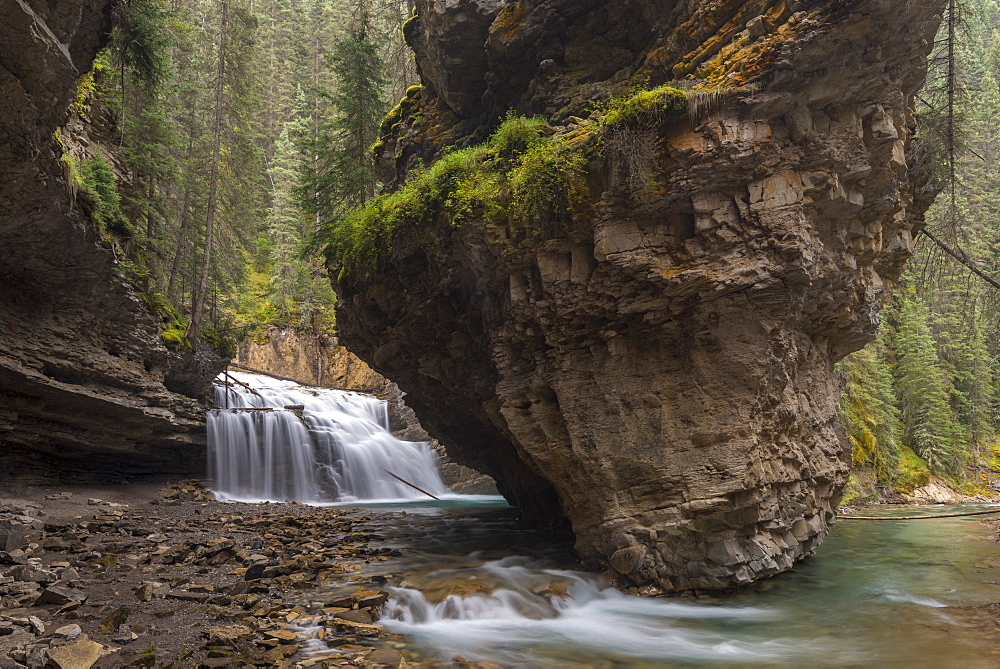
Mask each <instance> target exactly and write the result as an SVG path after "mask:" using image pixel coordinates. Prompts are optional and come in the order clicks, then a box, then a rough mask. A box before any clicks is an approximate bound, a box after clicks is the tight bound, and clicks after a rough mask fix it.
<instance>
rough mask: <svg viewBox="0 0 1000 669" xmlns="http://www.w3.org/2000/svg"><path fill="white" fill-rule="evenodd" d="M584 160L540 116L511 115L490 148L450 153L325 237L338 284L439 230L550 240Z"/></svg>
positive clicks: (566, 216) (562, 221)
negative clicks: (495, 228) (518, 232)
mask: <svg viewBox="0 0 1000 669" xmlns="http://www.w3.org/2000/svg"><path fill="white" fill-rule="evenodd" d="M584 162H585V159H584V156H583V154H582V152H581V151H580V150H579V149H575V148H573V147H571V146H570V145H569V144H568V143H566V142H565V141H563V140H561V139H560V138H558V137H552V136H550V135H549V128H548V126H547V125H546V123H545V121H544V120H543V119H540V118H524V117H515V116H510V117H508V119H507V120H506V121H505V122H504V123H503V124H502V125H501V126H500V127H499V128H498V129H497V131H496V132H495V133H493V135H492V136H491V137H490V139H489V140H487V141H486V142H484V143H482V144H479V145H477V146H473V147H470V148H466V149H461V150H457V151H452V152H450V153H446V154H445V155H444V156H442V157H441V159H440V160H438V161H437V162H436V163H434V164H433V165H432V166H431V167H430V168H429V169H427V170H425V171H423V172H420V173H417V174H415V175H413V176H412V177H411V178H410V180H409V181H408V182H407V183H406V184H405V185H404V186H403V187H402V188H400V189H399V190H397V191H396V192H394V193H391V194H386V195H380V196H378V197H375V198H372V199H371V200H369V201H368V202H367V203H366V204H365V206H364V207H362V208H361V209H358V210H356V211H354V212H351V213H349V214H347V215H346V216H343V217H342V218H340V219H339V220H338V221H336V222H335V223H334V224H333V225H332V226H331V227H330V229H329V230H327V232H326V241H327V247H326V255H327V260H328V263H329V265H330V266H331V267H339V268H340V274H339V280H340V281H341V282H350V281H357V280H364V279H366V278H368V277H369V276H371V274H372V273H373V272H374V271H375V269H376V268H377V266H378V263H379V260H380V259H381V258H383V257H385V256H386V255H388V254H389V253H391V252H392V251H393V249H394V248H398V246H399V245H400V243H404V244H405V243H411V242H412V241H414V240H415V239H416V238H417V237H418V236H419V235H420V234H421V232H422V231H424V230H427V229H429V228H431V227H432V226H434V225H436V224H443V223H447V224H450V225H453V226H458V225H462V224H464V223H467V222H469V221H473V220H482V221H487V222H494V223H497V222H504V221H506V222H509V223H510V224H512V225H516V226H518V227H528V228H530V229H531V230H532V231H533V232H534V233H535V234H539V235H545V236H551V235H554V234H558V233H559V231H560V230H563V229H565V227H566V225H567V224H568V222H569V220H570V212H571V206H572V202H573V199H574V197H575V196H576V194H577V193H578V192H579V191H580V189H582V188H583V185H582V179H581V178H580V177H581V176H582V174H583V168H584Z"/></svg>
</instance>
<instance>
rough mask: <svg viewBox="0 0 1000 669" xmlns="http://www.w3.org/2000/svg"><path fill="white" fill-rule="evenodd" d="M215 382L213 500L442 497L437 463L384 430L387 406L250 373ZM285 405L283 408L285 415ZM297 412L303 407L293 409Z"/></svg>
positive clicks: (418, 445)
mask: <svg viewBox="0 0 1000 669" xmlns="http://www.w3.org/2000/svg"><path fill="white" fill-rule="evenodd" d="M228 377H229V378H230V379H231V380H233V383H231V384H229V385H226V384H225V382H224V380H223V376H221V375H220V377H219V381H220V382H221V384H217V385H216V387H215V400H216V404H217V405H218V406H220V407H228V408H222V409H213V410H211V411H209V412H208V462H209V476H211V477H212V478H213V479H214V487H213V492H215V493H216V495H217V496H218V497H219V498H220V499H224V500H233V501H245V502H250V501H254V502H258V501H273V502H280V501H294V502H302V503H305V504H331V503H337V502H354V501H389V500H415V499H421V500H427V499H429V498H428V497H427V496H426V495H424V494H423V493H421V492H419V491H417V490H414V489H413V488H411V487H410V486H408V485H406V484H404V483H402V482H400V481H398V480H397V479H395V478H394V477H393V476H392V475H391V474H390V472H391V473H392V474H395V475H396V476H399V477H400V478H403V479H405V480H406V481H409V482H410V483H412V484H413V485H415V486H418V487H420V488H422V489H423V490H426V491H427V492H429V493H431V494H433V495H435V496H437V497H441V496H442V495H448V494H449V491H448V489H447V488H445V486H444V484H443V483H442V482H441V475H440V474H439V473H438V468H437V456H436V454H435V453H434V451H433V449H431V448H430V447H429V446H428V445H427V444H425V443H422V442H412V441H401V440H399V439H397V438H396V437H394V436H393V435H392V434H391V433H390V432H389V414H388V409H387V406H386V403H385V402H384V401H382V400H379V399H376V398H374V397H371V396H369V395H363V394H361V393H354V392H347V391H343V390H331V389H326V388H312V387H305V386H299V385H297V384H295V383H292V382H289V381H279V380H277V379H272V378H269V377H266V376H259V375H256V374H243V373H237V372H229V373H228ZM287 407H291V408H287ZM298 407H302V408H301V409H298Z"/></svg>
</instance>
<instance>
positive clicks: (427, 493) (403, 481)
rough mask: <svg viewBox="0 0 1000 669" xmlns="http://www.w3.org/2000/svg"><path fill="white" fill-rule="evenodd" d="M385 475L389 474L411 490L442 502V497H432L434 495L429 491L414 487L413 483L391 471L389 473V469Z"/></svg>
mask: <svg viewBox="0 0 1000 669" xmlns="http://www.w3.org/2000/svg"><path fill="white" fill-rule="evenodd" d="M385 473H386V474H388V475H389V476H391V477H392V478H394V479H396V480H397V481H399V482H400V483H405V484H406V485H408V486H410V487H411V488H413V489H414V490H419V491H420V492H422V493H424V494H425V495H427V496H428V497H433V498H434V499H436V500H437V501H439V502H440V501H441V498H440V497H438V496H436V495H432V494H430V493H429V492H427V491H426V490H424V489H423V488H418V487H417V486H415V485H413V484H412V483H410V482H409V481H407V480H406V479H404V478H403V477H401V476H396V475H395V474H393V473H392V472H390V471H389V470H388V469H386V470H385Z"/></svg>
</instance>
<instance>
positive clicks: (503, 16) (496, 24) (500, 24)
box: [490, 0, 528, 44]
mask: <svg viewBox="0 0 1000 669" xmlns="http://www.w3.org/2000/svg"><path fill="white" fill-rule="evenodd" d="M527 16H528V9H527V7H526V6H525V4H524V0H517V2H512V3H510V4H509V5H506V6H504V8H503V9H501V10H500V13H499V14H497V17H496V18H495V19H494V20H493V25H492V26H490V32H493V33H495V34H497V35H500V37H501V38H502V39H503V41H505V42H507V43H508V44H509V43H510V42H512V41H514V38H515V37H516V36H517V33H518V31H520V30H521V27H522V26H524V20H525V18H527Z"/></svg>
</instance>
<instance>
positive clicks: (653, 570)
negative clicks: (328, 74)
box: [338, 0, 941, 590]
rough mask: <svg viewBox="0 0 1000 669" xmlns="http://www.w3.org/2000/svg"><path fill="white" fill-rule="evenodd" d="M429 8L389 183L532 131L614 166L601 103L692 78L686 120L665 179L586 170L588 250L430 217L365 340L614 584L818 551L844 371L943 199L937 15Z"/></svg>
mask: <svg viewBox="0 0 1000 669" xmlns="http://www.w3.org/2000/svg"><path fill="white" fill-rule="evenodd" d="M417 5H418V16H419V18H418V19H416V20H415V21H414V23H413V24H411V25H410V26H409V28H408V31H407V32H408V36H409V39H410V41H411V43H412V44H413V45H414V48H415V50H416V52H417V59H418V65H419V68H420V72H421V74H422V75H423V83H424V89H423V91H422V92H421V94H420V96H419V104H418V108H417V109H416V111H414V112H413V113H411V114H410V115H409V117H408V118H405V119H402V121H401V122H400V123H399V124H398V126H394V127H393V128H392V129H391V130H390V131H389V132H388V133H387V135H386V137H384V144H381V145H380V148H379V161H380V170H381V172H382V174H383V176H384V177H385V179H386V180H387V182H388V183H390V184H400V183H403V182H404V181H405V179H406V177H407V175H408V174H410V173H411V172H412V170H413V169H414V168H417V167H419V166H420V165H421V164H428V163H429V162H430V161H431V160H432V159H433V158H434V157H435V156H438V155H440V154H441V152H442V150H443V149H444V147H446V146H464V145H468V144H470V143H475V142H478V141H481V140H482V139H484V138H485V137H486V136H488V135H489V133H490V132H492V130H493V129H494V128H495V127H496V126H497V124H498V123H499V121H500V117H501V116H502V114H503V112H504V111H505V110H507V109H508V108H510V109H514V110H515V111H516V112H518V113H521V114H534V113H542V114H544V115H546V117H547V119H548V121H549V124H550V125H551V126H552V132H553V133H554V135H555V137H557V138H563V139H564V140H565V141H569V142H574V141H576V140H577V139H579V138H583V139H582V140H581V145H585V146H590V147H593V146H595V145H597V144H599V142H600V139H601V134H600V133H601V130H600V126H599V124H598V121H597V118H598V116H594V117H592V118H590V119H588V116H590V115H591V113H592V111H593V110H594V105H593V103H592V102H591V100H592V98H598V97H601V96H605V95H608V94H613V95H623V94H625V92H626V91H627V90H628V89H629V88H630V87H632V86H646V87H648V86H651V85H657V84H660V83H664V82H667V81H670V80H674V79H679V78H685V77H687V78H688V80H687V81H686V82H682V84H681V85H682V86H683V87H685V88H686V89H687V93H686V96H687V98H688V102H689V113H688V114H687V116H686V117H684V118H677V117H672V118H670V119H668V120H664V121H663V122H661V123H659V124H658V125H657V127H656V128H655V133H656V134H655V137H654V140H655V141H654V143H653V148H652V150H650V151H648V152H647V153H646V154H644V155H645V156H646V165H647V166H648V168H649V169H648V178H646V177H643V179H634V178H632V179H630V178H629V175H630V170H632V171H633V172H632V173H633V174H634V170H635V167H636V162H635V161H634V160H632V163H631V164H630V163H629V162H628V161H627V160H625V158H623V157H622V155H620V154H619V153H616V152H614V151H608V150H605V151H603V152H602V151H590V153H588V154H587V155H588V161H589V162H588V163H587V165H586V169H585V172H586V174H585V181H586V184H587V189H588V193H587V196H586V201H585V202H581V203H577V204H576V205H575V206H574V209H573V211H574V214H573V220H572V222H571V224H570V225H569V226H568V228H567V230H568V232H567V233H566V234H565V235H564V236H553V235H552V234H551V231H545V230H544V229H543V228H542V227H541V226H539V228H538V230H535V229H533V228H532V224H528V225H525V224H515V223H514V222H513V221H511V220H506V221H505V220H497V219H496V218H494V219H490V220H483V221H473V222H464V223H462V224H461V225H460V226H454V225H450V221H449V217H448V215H447V211H448V210H447V208H446V207H445V209H444V211H445V214H444V215H443V216H442V217H441V218H440V219H439V220H434V221H431V220H428V221H423V222H422V225H425V226H426V230H428V231H433V234H430V232H427V233H421V235H420V237H419V240H417V241H412V242H410V243H398V244H393V245H392V248H393V251H392V252H391V253H385V254H383V257H382V258H381V259H380V264H379V267H378V272H377V273H376V275H375V276H376V278H370V279H361V280H357V281H344V282H342V284H341V285H340V286H339V291H338V292H339V294H340V297H341V303H340V305H339V307H338V326H339V332H340V337H341V341H342V342H343V343H344V344H345V345H346V346H347V347H348V348H349V349H350V350H351V351H352V352H354V353H356V354H357V355H359V356H360V357H361V358H362V359H364V360H366V361H367V362H368V363H370V364H371V365H372V366H373V367H374V368H375V369H376V370H377V371H379V372H380V373H382V374H384V375H385V376H386V377H387V378H389V379H392V380H393V381H395V382H396V383H398V385H399V387H400V388H401V389H402V390H403V391H404V392H406V393H407V397H408V402H409V403H410V404H411V406H413V408H414V409H415V410H416V412H417V414H418V416H419V417H420V420H421V423H422V424H423V425H424V427H425V428H426V429H427V430H428V432H430V433H431V434H432V435H433V436H435V437H436V438H438V439H439V440H440V441H441V442H442V443H443V444H445V445H446V447H447V449H448V453H449V454H450V455H451V456H452V457H453V458H454V459H455V460H457V461H459V462H461V463H463V464H466V465H468V466H470V467H473V468H476V469H479V470H481V471H484V472H487V473H489V474H490V475H491V476H493V477H494V478H495V479H496V480H497V481H498V485H499V487H500V490H501V491H502V492H503V493H504V494H505V495H506V496H507V497H508V499H510V500H511V501H512V502H513V503H515V504H517V505H518V506H519V507H520V508H521V509H522V510H523V511H524V513H525V516H526V517H527V518H529V519H530V520H532V521H533V522H535V523H536V524H549V525H555V526H557V525H559V524H560V523H561V522H563V519H568V521H569V522H570V523H571V525H572V530H573V531H574V533H575V535H576V540H577V544H576V545H577V550H578V552H579V554H580V556H581V557H582V558H583V559H584V560H585V562H586V563H587V564H589V565H591V566H595V567H610V568H612V569H613V570H615V572H617V573H618V574H620V575H621V577H622V579H623V580H627V581H631V582H633V583H636V584H653V585H655V586H657V587H661V588H663V589H667V590H690V589H724V588H730V587H734V586H738V585H741V584H745V583H748V582H750V581H752V580H755V579H758V578H761V577H765V576H769V575H772V574H776V573H778V572H780V571H782V570H785V569H788V568H789V567H790V566H791V565H792V564H793V563H794V562H795V561H796V560H799V559H801V558H802V557H804V556H807V555H809V554H811V553H812V552H813V551H814V550H815V549H816V547H817V546H818V545H819V544H820V543H821V542H822V540H823V538H824V537H825V535H826V533H827V531H828V528H829V525H830V523H832V522H833V520H834V513H835V509H836V505H837V503H838V501H839V499H840V494H841V490H842V488H843V486H844V484H845V482H846V478H847V471H848V467H849V457H850V454H849V450H848V449H846V448H845V443H846V442H845V440H844V437H843V434H842V430H841V428H840V427H839V425H838V423H837V419H836V405H837V400H838V398H839V388H838V382H837V379H836V377H835V374H834V371H833V364H834V362H835V361H836V360H838V359H839V358H841V357H842V356H844V355H846V354H847V353H849V352H851V351H853V350H856V349H858V348H859V347H861V346H863V345H864V344H865V343H866V342H868V341H869V340H871V338H872V337H873V336H874V333H875V329H876V326H877V322H878V312H879V309H880V307H881V305H882V304H883V303H884V301H885V299H886V298H887V296H888V293H889V291H890V290H891V288H892V285H893V284H894V282H895V281H896V279H897V278H898V276H899V273H900V271H901V269H902V266H903V263H904V262H905V260H906V259H907V258H908V257H909V255H910V254H911V252H912V236H913V234H914V232H915V231H916V230H917V229H918V228H919V226H920V225H922V215H923V212H924V211H925V209H926V208H927V206H928V204H929V202H930V199H931V197H932V195H933V192H932V191H931V190H930V189H928V188H926V186H925V182H924V179H923V178H922V177H921V172H920V165H919V163H918V162H917V161H916V160H915V159H914V156H915V155H917V152H916V151H915V144H914V142H913V139H912V138H913V132H914V119H913V116H912V102H913V95H914V94H915V92H916V91H917V89H918V88H919V86H920V85H921V84H922V82H923V78H924V75H925V70H926V58H927V54H928V52H929V50H930V46H931V41H932V39H933V36H934V32H935V29H936V26H937V24H938V21H939V15H940V10H941V3H939V2H932V3H929V4H926V3H925V4H921V5H916V4H913V3H907V2H903V1H902V0H858V1H856V2H824V3H812V4H810V5H809V6H806V5H805V4H804V3H798V2H778V3H769V2H766V1H764V2H748V3H735V2H692V3H679V4H677V5H674V6H673V7H672V8H671V9H669V10H667V11H662V10H663V7H662V6H661V3H655V2H650V1H642V0H630V2H626V3H607V2H597V1H590V2H569V1H568V0H565V1H563V0H524V1H520V0H519V1H515V2H506V3H502V2H489V1H487V0H479V1H475V2H474V1H472V0H467V1H456V2H447V3H444V2H431V1H430V0H424V1H419V2H418V3H417ZM459 15H461V16H462V17H463V18H462V19H461V20H459V18H460V17H459ZM463 31H464V32H463ZM460 34H461V35H464V40H459V35H460ZM484 35H485V39H484V38H483V36H484ZM459 42H460V43H459ZM453 45H454V48H453ZM588 142H589V144H588ZM639 167H642V164H640V165H639ZM637 184H638V185H639V186H640V187H638V188H637V186H636V185H637Z"/></svg>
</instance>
